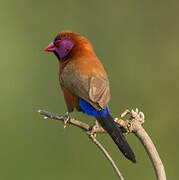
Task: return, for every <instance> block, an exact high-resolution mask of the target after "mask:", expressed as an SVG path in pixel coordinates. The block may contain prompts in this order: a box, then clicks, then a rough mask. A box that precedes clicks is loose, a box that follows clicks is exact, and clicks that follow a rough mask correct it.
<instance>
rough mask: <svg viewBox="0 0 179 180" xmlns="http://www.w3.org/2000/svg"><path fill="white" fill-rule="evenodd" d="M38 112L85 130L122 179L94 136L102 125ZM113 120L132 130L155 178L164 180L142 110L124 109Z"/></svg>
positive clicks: (160, 162) (121, 177)
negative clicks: (152, 169) (141, 146)
mask: <svg viewBox="0 0 179 180" xmlns="http://www.w3.org/2000/svg"><path fill="white" fill-rule="evenodd" d="M38 112H39V113H40V114H41V115H44V116H45V118H47V117H48V118H50V119H55V120H61V121H62V122H64V127H66V120H67V119H68V123H70V124H72V125H74V126H76V127H79V128H80V129H82V130H83V131H85V132H86V133H87V135H88V136H89V138H90V139H91V140H92V141H93V142H94V143H95V144H96V145H97V147H98V148H99V149H100V150H101V151H102V152H103V153H104V155H105V156H106V158H107V159H108V161H109V162H110V164H111V165H112V167H113V168H114V170H115V172H116V173H117V175H118V177H119V179H121V180H124V178H123V176H122V174H121V172H120V171H119V169H118V168H117V166H116V164H115V162H114V161H113V159H112V158H111V156H110V155H109V153H108V152H107V151H106V149H105V148H104V147H103V146H102V145H101V144H100V142H99V141H98V140H97V139H96V138H95V134H96V133H105V130H104V129H103V128H102V127H98V126H96V125H93V126H89V125H88V124H86V123H83V122H81V121H78V120H76V119H74V118H69V116H68V115H65V116H61V115H59V114H56V113H51V112H48V111H44V110H39V111H38ZM127 114H129V115H130V118H129V119H127V120H125V121H124V120H122V118H124V117H125V116H126V115H127ZM115 121H116V123H118V124H119V125H120V126H121V128H123V131H124V132H127V133H131V132H133V133H134V134H135V135H136V136H137V137H138V139H139V140H140V141H141V143H142V144H143V146H144V148H145V150H146V152H147V154H148V155H149V158H150V160H151V162H152V165H153V167H154V169H155V173H156V177H157V180H166V175H165V170H164V166H163V163H162V161H161V159H160V157H159V154H158V152H157V150H156V148H155V146H154V144H153V142H152V140H151V139H150V137H149V135H148V134H147V133H146V131H145V130H144V128H143V127H142V124H143V123H144V114H143V113H142V112H139V111H138V109H136V110H135V111H134V110H132V111H129V110H126V111H125V112H124V113H122V114H121V116H120V119H119V118H115Z"/></svg>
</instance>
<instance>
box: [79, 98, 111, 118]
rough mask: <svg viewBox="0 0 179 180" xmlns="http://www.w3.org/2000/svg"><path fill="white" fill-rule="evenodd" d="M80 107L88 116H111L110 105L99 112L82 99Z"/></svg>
mask: <svg viewBox="0 0 179 180" xmlns="http://www.w3.org/2000/svg"><path fill="white" fill-rule="evenodd" d="M80 107H81V109H82V110H83V111H84V112H85V113H86V114H87V115H91V116H94V117H95V118H97V117H99V116H101V117H106V116H107V114H109V115H111V112H110V110H109V106H108V105H107V106H106V108H105V109H103V110H100V111H98V110H96V109H95V108H94V107H93V106H92V105H91V104H89V103H88V102H86V101H85V100H83V99H80Z"/></svg>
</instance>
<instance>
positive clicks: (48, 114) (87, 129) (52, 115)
mask: <svg viewBox="0 0 179 180" xmlns="http://www.w3.org/2000/svg"><path fill="white" fill-rule="evenodd" d="M38 112H39V113H40V114H41V115H44V116H45V117H48V118H50V119H55V120H61V121H62V122H64V121H65V120H66V117H65V116H61V115H59V114H56V113H51V112H48V111H44V110H39V111H38ZM45 119H47V118H45ZM68 123H69V124H72V125H74V126H77V127H79V128H80V129H82V130H84V131H85V132H86V133H87V135H88V137H89V138H90V139H91V140H92V141H93V142H94V143H95V144H96V145H97V147H98V148H99V149H100V150H101V151H102V152H103V153H104V155H105V157H106V158H107V159H108V161H109V162H110V164H111V166H112V167H113V169H114V170H115V172H116V174H117V176H118V177H119V179H120V180H124V177H123V176H122V174H121V172H120V171H119V169H118V167H117V165H116V164H115V162H114V161H113V159H112V158H111V156H110V155H109V153H108V152H107V151H106V149H105V148H104V147H103V146H102V144H101V143H100V142H99V141H98V140H97V139H96V138H95V137H94V135H95V134H96V133H97V132H98V133H99V132H100V133H105V131H104V130H103V128H101V127H95V128H94V129H93V127H91V126H89V125H88V124H86V123H83V122H81V121H78V120H76V119H74V118H70V119H69V121H68Z"/></svg>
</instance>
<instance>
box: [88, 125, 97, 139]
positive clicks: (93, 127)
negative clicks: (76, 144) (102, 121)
mask: <svg viewBox="0 0 179 180" xmlns="http://www.w3.org/2000/svg"><path fill="white" fill-rule="evenodd" d="M98 128H99V124H98V121H95V122H94V123H93V124H92V125H91V126H90V128H89V134H90V135H93V136H94V137H96V132H95V130H96V129H98Z"/></svg>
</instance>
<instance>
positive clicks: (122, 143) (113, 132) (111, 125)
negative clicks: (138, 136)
mask: <svg viewBox="0 0 179 180" xmlns="http://www.w3.org/2000/svg"><path fill="white" fill-rule="evenodd" d="M97 120H98V122H99V123H100V125H101V126H102V127H103V128H104V129H105V130H106V131H107V132H108V134H109V135H110V136H111V138H112V139H113V141H114V142H115V143H116V145H117V146H118V148H119V149H120V151H121V152H122V153H123V154H124V156H125V157H126V158H127V159H129V160H131V161H132V162H134V163H136V159H135V155H134V153H133V151H132V149H131V148H130V146H129V144H128V142H127V140H126V138H125V137H124V135H123V134H122V131H121V129H120V127H119V126H118V125H117V124H116V123H115V121H114V119H113V118H112V116H111V115H110V114H109V113H107V115H106V116H105V117H104V116H101V115H99V116H98V117H97Z"/></svg>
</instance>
